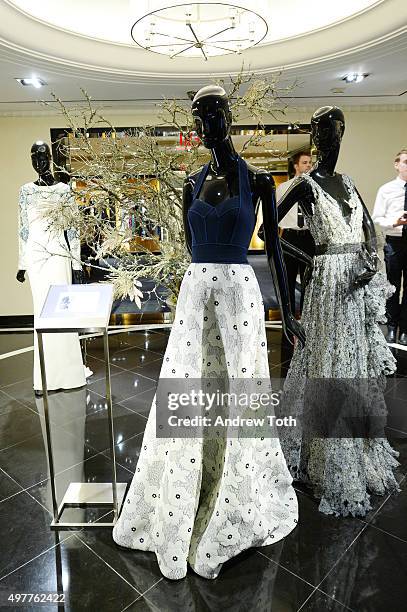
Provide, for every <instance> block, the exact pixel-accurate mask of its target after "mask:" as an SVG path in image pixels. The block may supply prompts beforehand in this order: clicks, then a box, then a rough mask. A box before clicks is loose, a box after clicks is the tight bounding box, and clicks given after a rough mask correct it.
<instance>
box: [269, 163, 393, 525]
mask: <svg viewBox="0 0 407 612" xmlns="http://www.w3.org/2000/svg"><path fill="white" fill-rule="evenodd" d="M303 178H304V179H305V180H306V181H308V183H309V184H310V186H311V188H312V190H313V193H314V197H315V204H314V206H313V214H312V216H309V217H308V218H307V224H308V227H309V229H310V231H311V233H312V236H313V238H314V240H315V243H316V244H317V245H321V244H328V245H330V246H329V247H328V248H329V252H328V253H327V254H324V255H317V256H315V257H314V268H313V273H312V278H311V280H310V282H309V284H308V286H307V288H306V292H305V300H304V308H303V314H302V323H303V325H304V328H305V333H306V345H305V347H304V348H301V347H300V346H299V345H298V343H297V345H296V347H295V349H294V355H293V359H292V362H291V365H290V369H289V371H288V374H287V378H286V381H285V385H284V395H283V397H284V401H283V402H282V410H284V411H287V410H288V411H289V413H290V414H293V415H295V416H297V417H300V419H301V418H304V417H305V418H308V419H311V420H312V419H314V420H315V419H319V418H321V413H320V414H318V411H315V412H314V413H313V414H310V408H309V399H310V395H309V391H310V390H311V392H312V394H315V393H317V392H318V391H316V390H317V389H318V388H323V387H324V385H326V386H325V391H324V392H325V393H326V394H327V389H329V384H331V382H332V381H334V382H336V384H338V381H339V380H342V381H349V379H352V382H351V384H354V385H357V384H360V383H361V381H366V387H367V389H368V391H367V395H366V393H365V394H364V398H365V399H366V397H367V399H368V402H367V403H368V404H370V405H369V406H367V412H369V410H370V413H371V414H374V415H376V416H379V418H380V419H382V420H381V421H380V422H382V423H384V420H385V411H386V407H385V403H384V396H383V388H384V385H385V383H386V381H385V376H386V375H388V374H392V373H393V372H394V371H395V370H396V362H395V359H394V357H393V355H392V353H391V351H390V349H389V348H388V346H387V344H386V341H385V338H384V336H383V333H382V331H381V329H380V327H379V322H383V321H384V317H385V303H386V298H387V297H388V296H389V295H391V293H392V291H393V290H394V289H393V288H392V286H391V285H389V283H388V282H387V279H386V277H385V276H384V275H383V273H382V272H377V273H376V274H375V276H374V277H373V278H372V279H371V281H370V282H369V283H368V284H367V285H365V286H364V287H361V288H354V287H353V280H354V279H355V277H356V276H357V275H358V274H359V273H360V272H361V271H362V270H363V253H362V251H359V252H345V251H346V250H350V251H352V250H353V251H356V248H357V247H356V248H355V245H357V243H361V240H362V221H363V207H362V204H361V202H360V199H359V197H358V194H357V192H356V190H355V187H354V185H353V182H352V180H351V179H350V178H349V177H348V176H346V175H343V179H344V181H345V185H346V188H347V191H348V193H349V206H350V207H351V216H350V219H348V221H347V220H346V219H345V218H344V216H343V214H342V211H341V208H340V206H339V205H338V203H337V202H336V200H334V199H333V198H332V197H331V196H330V195H329V194H328V193H326V192H325V191H324V190H323V189H322V188H321V187H320V185H319V184H318V183H317V182H316V181H315V180H314V179H313V178H312V177H311V176H309V175H303ZM344 245H352V246H351V248H350V249H349V247H347V246H345V247H344ZM352 247H353V248H352ZM341 251H342V252H341ZM311 379H318V380H319V381H320V382H318V381H314V380H311ZM321 379H331V381H328V382H327V383H325V382H324V380H321ZM310 385H311V386H310ZM312 385H314V387H312ZM318 385H319V387H318ZM307 391H308V395H307ZM328 394H329V391H328ZM311 403H312V400H311ZM325 405H326V406H328V405H330V404H328V403H327V404H325ZM367 412H366V403H365V405H364V406H358V405H354V404H353V405H352V406H351V411H350V413H349V414H348V415H345V417H346V416H352V417H355V416H356V417H359V416H361V417H362V418H363V417H364V416H366V414H367ZM337 416H338V415H335V418H336V419H337ZM342 416H343V415H342ZM322 418H327V417H326V413H325V415H322ZM328 419H329V416H328ZM308 422H309V421H308ZM347 422H348V421H346V418H342V419H337V420H336V421H335V423H334V428H333V429H334V431H336V430H335V427H336V428H337V431H338V432H339V431H340V432H341V433H340V434H339V433H338V437H333V436H332V435H330V436H326V437H322V434H320V435H321V437H316V436H310V435H307V432H306V430H304V429H303V430H302V431H301V432H299V431H298V430H295V429H294V430H290V431H288V428H287V430H284V431H282V432H280V441H281V445H282V448H283V451H284V454H285V457H286V460H287V464H288V466H289V469H290V471H291V474H292V476H293V477H294V480H299V481H303V482H305V483H307V484H308V485H310V486H311V487H312V489H313V492H314V494H315V495H316V496H317V497H318V498H320V504H319V510H320V511H321V512H323V513H326V514H334V515H336V516H347V515H353V516H356V515H359V516H364V515H365V514H366V513H367V512H368V511H369V510H370V509H371V503H370V494H371V493H374V494H378V495H383V494H384V493H386V492H387V491H391V490H398V484H397V481H396V479H395V477H394V473H393V472H394V469H395V468H396V467H397V466H398V465H399V464H398V461H397V460H396V457H397V456H398V453H397V452H396V451H395V450H393V449H392V447H391V446H390V444H389V443H388V441H387V440H386V438H385V436H384V431H383V428H380V431H381V434H380V435H379V437H373V436H372V435H369V436H366V437H355V436H354V435H353V436H352V437H346V434H345V435H344V433H343V432H344V431H345V432H346V427H345V429H343V426H344V424H345V425H346V423H347ZM311 425H312V423H311ZM318 425H319V423H318ZM330 425H331V431H332V422H331V423H330ZM311 430H312V431H313V432H315V431H317V429H311Z"/></svg>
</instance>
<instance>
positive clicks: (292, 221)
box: [276, 151, 315, 313]
mask: <svg viewBox="0 0 407 612" xmlns="http://www.w3.org/2000/svg"><path fill="white" fill-rule="evenodd" d="M291 162H292V164H293V167H294V170H295V175H294V176H293V178H291V179H290V180H288V181H285V182H284V183H281V184H280V185H278V186H277V189H276V200H277V202H278V201H279V200H280V199H281V198H282V196H283V195H284V194H285V192H286V191H287V189H288V188H289V187H290V185H291V183H292V182H293V181H294V179H295V177H297V176H300V175H301V174H303V173H304V172H309V171H310V170H311V167H312V158H311V153H310V152H309V151H299V152H298V153H296V154H295V155H293V157H292V158H291ZM279 226H280V228H281V229H282V233H281V238H284V240H286V241H287V242H290V243H291V244H292V245H294V246H295V247H297V248H298V249H301V250H302V251H304V253H307V255H309V256H310V257H313V256H314V250H315V243H314V240H313V238H312V236H311V232H310V231H309V230H308V229H307V228H306V227H305V223H304V217H303V215H302V212H301V209H300V208H299V206H298V204H294V206H293V207H292V208H291V210H290V211H289V212H288V213H287V214H286V216H285V217H284V219H281V221H280V224H279ZM284 262H285V267H286V270H287V282H288V288H289V293H290V301H291V306H292V309H293V312H294V310H295V285H296V281H297V275H298V274H299V275H300V279H301V302H300V313H301V311H302V305H303V300H304V292H303V287H302V283H303V277H304V272H305V268H306V264H305V263H304V262H303V261H301V260H299V259H297V258H296V257H293V256H291V255H288V254H287V253H285V254H284Z"/></svg>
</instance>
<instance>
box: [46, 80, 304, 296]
mask: <svg viewBox="0 0 407 612" xmlns="http://www.w3.org/2000/svg"><path fill="white" fill-rule="evenodd" d="M280 77H281V75H275V76H272V77H270V78H264V79H263V78H259V77H257V76H256V75H255V74H253V73H252V72H248V71H245V70H244V68H242V70H241V71H240V73H239V74H238V75H237V76H236V77H230V78H229V82H228V83H226V82H225V81H224V80H223V81H217V84H220V85H222V86H223V87H224V88H225V90H226V91H227V93H228V95H229V99H230V101H231V110H232V114H233V118H234V121H235V122H236V121H250V123H254V124H255V125H257V129H256V130H254V133H253V134H252V135H251V136H250V137H248V138H247V140H246V142H245V143H244V146H243V148H242V150H241V151H239V152H240V153H242V152H244V150H246V149H247V148H248V147H252V146H264V143H265V141H267V140H268V141H269V140H270V137H267V136H266V135H265V132H264V129H263V128H264V123H265V121H266V120H269V118H270V116H271V117H272V118H274V119H278V120H282V119H284V114H285V112H286V109H287V104H286V103H285V102H284V101H283V100H282V99H281V96H282V95H284V96H287V93H289V92H290V91H292V90H293V88H294V87H295V86H296V84H291V85H289V86H288V87H282V86H281V85H279V82H280ZM82 93H83V98H84V101H83V104H81V105H80V106H78V107H74V108H68V107H67V105H66V104H64V102H63V101H62V100H61V99H60V98H58V97H57V96H56V95H54V100H55V102H54V103H52V105H53V106H54V108H55V107H56V108H57V109H58V111H59V112H60V113H61V114H62V115H63V117H64V119H65V122H66V125H67V127H69V128H70V130H71V132H72V137H70V138H69V139H66V140H67V143H63V142H61V143H60V144H59V146H60V148H61V149H63V153H64V155H65V156H66V157H67V158H68V159H70V158H72V155H73V153H74V159H75V163H74V164H72V166H71V170H70V173H71V185H72V190H73V192H74V195H75V200H76V202H77V203H78V205H74V206H70V207H68V206H66V203H64V202H61V210H58V207H56V208H55V209H54V210H53V211H52V213H51V217H50V218H49V219H48V221H49V223H50V224H51V225H53V226H58V224H59V226H60V229H61V228H62V224H63V226H64V229H65V228H66V227H73V228H76V230H77V231H79V233H80V237H81V241H82V244H83V245H85V246H86V249H85V250H86V253H87V257H86V262H85V261H84V262H82V263H83V264H85V265H87V266H91V267H94V268H103V269H105V270H106V268H107V270H108V282H111V283H113V284H114V287H115V297H116V298H118V299H121V298H125V297H127V296H130V298H131V299H134V300H135V301H136V302H137V303H139V297H141V296H143V298H144V299H148V298H149V297H151V296H152V295H153V294H155V295H156V298H157V299H158V300H164V299H165V301H166V303H167V304H168V305H169V306H170V308H174V307H175V304H176V299H177V295H178V291H179V285H180V282H181V280H182V277H183V275H184V272H185V270H186V268H187V267H188V265H189V262H190V256H189V253H188V251H187V248H186V244H185V238H184V228H183V221H182V184H183V180H184V179H185V177H186V176H187V175H188V174H190V173H191V172H192V171H194V170H196V169H197V168H199V167H200V166H201V165H202V164H203V163H206V161H207V160H208V151H207V150H206V149H204V148H203V147H202V146H201V145H200V143H199V139H197V138H194V137H193V136H191V135H193V131H194V126H193V124H192V116H191V113H190V103H188V102H185V103H182V102H180V101H178V100H169V99H164V100H163V102H162V103H161V104H160V105H159V106H160V107H159V121H160V124H159V125H158V126H144V127H140V128H136V129H134V130H133V131H131V132H129V133H122V132H121V133H118V132H117V130H116V128H115V126H113V125H112V124H111V123H110V122H109V120H108V119H106V117H104V115H103V112H102V111H101V110H100V109H97V108H95V107H94V106H93V104H92V100H91V98H90V97H89V96H88V94H87V93H86V92H85V91H83V90H82ZM160 126H161V127H163V126H166V128H167V129H168V128H169V131H170V130H172V135H173V134H174V132H176V133H179V135H182V136H181V141H182V143H183V145H182V146H177V147H175V146H174V142H173V140H174V139H173V137H172V141H171V142H170V141H169V144H168V145H166V144H165V138H161V139H160V140H161V142H158V139H157V136H156V135H155V134H156V128H158V127H160ZM95 127H96V128H102V129H103V130H104V131H105V132H106V133H107V134H108V137H107V138H89V137H88V134H89V130H90V129H91V128H95ZM59 170H61V171H64V172H66V170H65V168H63V169H62V168H61V169H59ZM152 245H153V247H154V245H155V248H153V250H152ZM134 251H136V252H134ZM145 279H150V282H149V283H148V285H151V281H153V283H152V285H153V286H152V288H150V289H147V288H146V286H145V285H147V283H145V282H144V281H145ZM140 280H142V284H141V291H142V293H141V292H140ZM159 286H161V287H162V286H164V287H166V289H167V295H166V297H165V298H162V297H160V295H159V293H157V288H158V287H159ZM160 293H162V292H160Z"/></svg>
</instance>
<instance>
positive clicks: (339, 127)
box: [311, 106, 345, 153]
mask: <svg viewBox="0 0 407 612" xmlns="http://www.w3.org/2000/svg"><path fill="white" fill-rule="evenodd" d="M344 131H345V117H344V114H343V112H342V111H341V109H340V108H338V107H337V106H322V107H321V108H318V109H317V110H316V111H315V113H314V114H313V115H312V117H311V135H312V140H313V142H314V144H315V146H316V148H317V149H318V151H320V152H324V153H327V152H328V151H330V150H333V149H339V146H340V144H341V140H342V136H343V133H344Z"/></svg>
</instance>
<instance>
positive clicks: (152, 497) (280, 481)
mask: <svg viewBox="0 0 407 612" xmlns="http://www.w3.org/2000/svg"><path fill="white" fill-rule="evenodd" d="M188 376H189V377H191V378H202V377H205V378H206V377H219V376H226V377H229V378H241V377H246V378H262V379H264V378H268V377H269V366H268V355H267V340H266V332H265V326H264V309H263V301H262V297H261V293H260V288H259V285H258V282H257V279H256V276H255V274H254V271H253V268H252V267H251V266H250V265H249V264H222V263H199V264H198V263H191V264H190V266H189V267H188V270H187V271H186V273H185V275H184V278H183V280H182V283H181V288H180V294H179V297H178V302H177V309H176V315H175V320H174V324H173V327H172V330H171V334H170V337H169V340H168V345H167V349H166V352H165V355H164V359H163V365H162V369H161V373H160V377H162V378H171V377H174V378H183V377H188ZM291 483H292V478H291V475H290V473H289V470H288V468H287V466H286V463H285V459H284V456H283V454H282V451H281V447H280V443H279V440H278V439H277V438H266V437H265V438H255V437H253V438H240V439H237V438H226V439H225V438H222V439H221V440H219V439H215V440H213V439H202V438H187V439H185V438H183V439H181V438H179V439H164V438H157V437H156V397H155V396H154V400H153V404H152V408H151V412H150V416H149V419H148V423H147V426H146V431H145V434H144V439H143V445H142V450H141V453H140V458H139V461H138V464H137V468H136V472H135V474H134V477H133V480H132V482H131V485H130V489H129V491H128V494H127V497H126V499H125V501H124V504H123V508H122V511H121V515H120V518H119V520H118V522H117V524H116V525H115V527H114V529H113V538H114V540H115V542H116V543H117V544H120V545H121V546H124V547H127V548H134V549H139V550H145V551H153V552H155V553H156V556H157V560H158V564H159V566H160V570H161V572H162V573H163V575H164V576H166V577H167V578H170V579H178V578H183V577H184V576H185V575H186V571H187V562H189V564H190V565H191V567H192V568H193V569H194V571H195V572H196V573H198V574H200V575H201V576H204V577H206V578H216V576H217V575H218V573H219V570H220V568H221V566H222V564H223V563H224V562H225V561H227V560H228V559H231V558H232V557H234V556H235V555H237V554H238V553H239V552H241V551H242V550H245V549H247V548H250V547H252V546H265V545H268V544H272V543H274V542H277V541H279V540H281V539H282V538H283V537H285V536H286V535H287V534H288V533H290V531H291V530H292V529H294V527H295V526H296V523H297V519H298V506H297V498H296V495H295V492H294V489H293V487H292V484H291Z"/></svg>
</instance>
